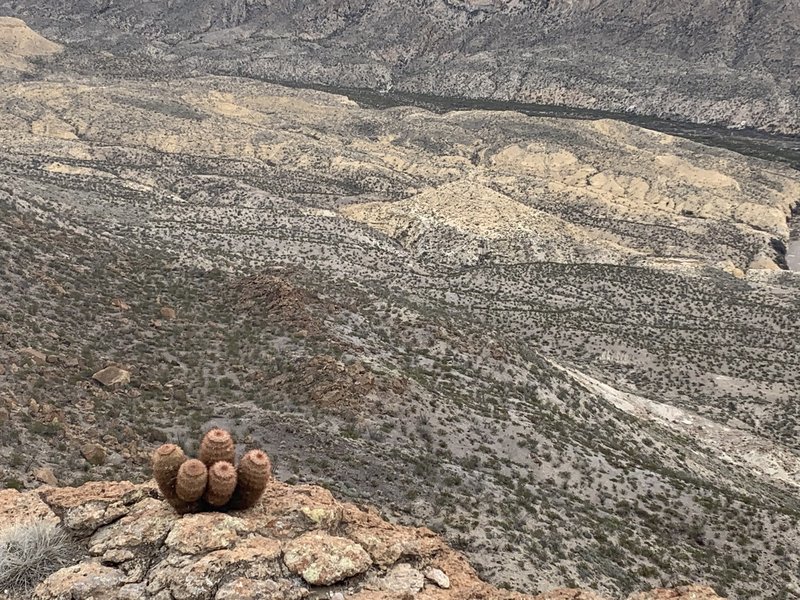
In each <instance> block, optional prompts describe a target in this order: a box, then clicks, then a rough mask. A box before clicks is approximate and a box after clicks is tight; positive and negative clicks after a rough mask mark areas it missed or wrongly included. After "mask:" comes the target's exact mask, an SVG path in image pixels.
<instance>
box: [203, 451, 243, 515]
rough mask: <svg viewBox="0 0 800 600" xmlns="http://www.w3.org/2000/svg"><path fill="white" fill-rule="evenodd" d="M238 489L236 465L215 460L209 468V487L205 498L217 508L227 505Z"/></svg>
mask: <svg viewBox="0 0 800 600" xmlns="http://www.w3.org/2000/svg"><path fill="white" fill-rule="evenodd" d="M235 489H236V467H234V466H233V465H232V464H231V463H229V462H225V461H219V462H215V463H214V464H213V465H211V468H210V469H209V470H208V487H207V488H206V493H205V495H204V496H203V499H204V500H205V501H206V502H208V504H210V505H211V506H213V507H215V508H221V507H223V506H225V505H226V504H227V503H228V501H229V500H230V499H231V496H233V492H234V490H235Z"/></svg>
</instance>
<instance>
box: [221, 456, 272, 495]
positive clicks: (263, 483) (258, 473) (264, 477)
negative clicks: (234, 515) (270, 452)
mask: <svg viewBox="0 0 800 600" xmlns="http://www.w3.org/2000/svg"><path fill="white" fill-rule="evenodd" d="M238 477H239V483H238V485H237V486H236V491H235V492H234V494H233V498H232V499H231V505H232V506H233V507H235V508H237V509H245V508H250V507H252V506H254V505H255V503H256V502H258V500H259V499H260V498H261V495H262V494H263V493H264V489H265V488H266V487H267V483H268V482H269V480H270V477H272V463H271V462H270V460H269V456H267V453H266V452H264V451H263V450H250V452H248V453H247V454H245V455H244V456H243V457H242V460H240V461H239V469H238Z"/></svg>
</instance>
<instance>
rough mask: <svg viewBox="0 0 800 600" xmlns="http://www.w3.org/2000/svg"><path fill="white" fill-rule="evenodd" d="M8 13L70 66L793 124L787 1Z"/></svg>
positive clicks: (75, 4) (381, 3)
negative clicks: (131, 58)
mask: <svg viewBox="0 0 800 600" xmlns="http://www.w3.org/2000/svg"><path fill="white" fill-rule="evenodd" d="M12 6H13V7H14V9H13V11H14V12H13V14H15V15H16V16H23V17H24V18H25V19H28V20H29V24H31V25H32V26H33V27H35V28H40V27H48V29H49V30H50V31H53V32H54V33H55V34H56V35H57V36H58V38H57V39H60V40H64V41H69V42H73V43H76V44H77V45H78V49H79V51H80V52H82V54H83V56H82V57H81V59H82V60H86V57H85V55H86V53H87V49H104V50H111V51H112V52H113V53H114V54H119V55H127V54H128V53H130V52H131V50H140V49H141V50H142V51H141V52H138V53H136V54H137V59H138V60H140V61H142V60H147V58H148V55H149V57H151V64H152V67H151V68H155V69H163V70H165V72H166V70H167V69H168V70H169V72H170V73H173V72H175V70H177V69H180V68H181V66H182V65H183V64H186V65H187V67H188V65H189V64H191V65H196V64H198V59H201V60H203V61H204V62H205V63H206V64H207V65H209V67H210V68H211V69H214V70H215V71H217V72H226V73H234V72H235V73H244V74H247V75H250V76H257V77H259V78H272V79H275V80H284V81H285V80H296V81H300V82H309V83H318V84H319V83H322V84H331V85H346V86H354V87H366V88H372V89H377V90H391V89H394V90H402V91H407V92H414V93H420V92H422V93H433V94H437V95H442V96H450V97H466V98H491V99H496V100H515V101H524V102H540V103H551V104H560V105H569V106H580V107H586V108H602V109H610V110H617V111H635V112H639V113H644V114H656V115H671V116H678V117H681V118H684V119H692V120H700V121H708V120H714V121H718V122H722V123H727V124H732V125H739V124H741V123H746V124H748V125H753V126H758V127H766V128H771V129H779V130H784V131H798V129H799V128H800V111H799V109H798V107H799V105H798V97H797V88H796V82H797V81H798V80H800V78H799V77H798V65H800V50H798V44H797V43H796V39H797V36H798V31H797V25H796V24H797V23H798V16H800V6H799V5H798V3H797V2H796V1H790V2H782V3H759V2H754V1H752V0H724V1H723V0H716V1H714V2H703V3H693V4H686V3H685V2H680V1H679V0H669V1H666V2H662V1H657V0H646V1H642V2H625V1H623V0H611V1H608V2H606V1H602V0H575V1H571V2H549V1H547V0H515V1H508V2H505V1H489V0H485V1H484V0H480V1H478V0H468V1H467V0H448V1H446V2H442V1H437V0H424V1H422V2H417V3H415V4H414V5H413V7H409V6H407V5H405V4H404V3H397V2H393V1H392V0H377V1H376V0H369V1H367V0H356V1H353V2H346V3H343V2H339V1H336V0H313V1H310V2H309V1H307V0H282V1H280V2H270V3H263V2H245V1H244V0H237V1H225V2H223V1H221V0H202V1H198V2H193V1H189V0H180V1H176V2H171V3H167V4H164V3H161V4H158V5H154V4H152V3H144V4H143V3H141V2H136V1H134V0H123V1H120V2H114V3H113V5H108V6H106V5H102V6H101V5H98V4H97V3H94V2H88V1H87V0H69V1H67V2H62V3H59V5H58V6H57V7H52V6H50V5H48V3H44V2H41V1H39V0H22V1H19V2H16V3H14V4H13V5H12ZM0 10H2V9H0ZM6 10H7V11H8V9H6ZM224 39H235V40H236V43H235V44H223V43H222V40H224ZM165 42H166V43H168V44H169V46H168V48H169V49H168V50H167V49H166V47H167V46H166V44H165ZM165 59H167V60H165ZM104 60H106V59H105V58H104ZM598 74H602V76H598Z"/></svg>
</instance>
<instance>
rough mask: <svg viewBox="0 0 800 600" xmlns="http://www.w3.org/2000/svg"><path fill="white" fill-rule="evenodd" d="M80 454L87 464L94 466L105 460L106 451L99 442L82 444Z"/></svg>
mask: <svg viewBox="0 0 800 600" xmlns="http://www.w3.org/2000/svg"><path fill="white" fill-rule="evenodd" d="M81 455H82V456H83V458H85V459H86V461H87V462H88V463H89V464H92V465H95V466H99V465H103V464H105V462H106V451H105V449H103V447H102V446H101V445H100V444H84V445H83V446H81Z"/></svg>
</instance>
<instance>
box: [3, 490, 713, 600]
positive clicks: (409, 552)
mask: <svg viewBox="0 0 800 600" xmlns="http://www.w3.org/2000/svg"><path fill="white" fill-rule="evenodd" d="M157 494H158V492H157V488H156V487H155V485H154V484H153V483H148V484H144V485H133V484H130V483H127V482H120V483H102V482H99V483H89V484H85V485H84V486H82V487H79V488H62V489H58V488H51V487H45V488H41V489H40V490H39V491H38V492H36V491H33V492H28V493H26V494H19V493H16V492H15V493H13V494H11V495H9V494H8V493H3V492H0V532H2V530H3V529H5V528H6V527H10V526H13V525H15V524H16V523H17V522H18V521H14V520H13V519H11V518H8V516H9V515H13V514H15V511H17V510H18V508H19V507H20V506H23V505H31V506H33V505H38V506H40V507H41V509H40V510H38V511H36V513H35V514H32V515H30V516H31V517H32V518H39V519H48V520H51V521H56V520H60V523H61V525H62V526H63V527H64V528H66V529H67V530H69V531H70V532H72V533H73V534H74V536H75V537H76V538H78V539H79V540H80V542H81V544H82V547H83V548H84V549H85V553H84V554H83V556H76V557H75V564H74V565H71V566H68V567H65V568H62V569H60V570H59V571H56V572H55V573H53V574H52V575H50V576H49V577H47V579H45V580H44V581H43V582H41V583H40V584H39V585H38V586H37V587H36V589H35V591H34V593H33V598H34V599H35V600H64V599H66V598H69V599H70V600H101V599H102V600H134V599H137V600H138V599H152V600H168V599H171V600H234V599H236V600H264V599H273V598H274V599H276V600H277V599H279V598H280V599H283V600H286V599H288V600H299V599H301V598H305V597H308V596H310V595H312V594H313V595H314V597H321V596H322V595H323V594H326V592H325V590H324V586H328V585H331V584H335V583H346V584H347V587H348V589H349V592H348V596H347V597H351V598H354V599H358V600H367V599H375V600H384V599H385V600H388V599H390V598H413V597H419V598H426V599H435V598H442V599H444V598H451V599H461V598H485V599H487V600H500V599H508V600H512V599H513V600H524V599H525V598H529V599H531V600H533V598H534V597H531V596H523V595H521V594H518V593H516V592H510V591H504V590H499V589H496V588H493V587H491V586H489V585H487V584H485V583H483V582H482V581H481V580H480V579H479V578H478V577H477V575H476V573H475V571H474V570H473V569H472V568H471V567H470V566H469V565H468V564H467V562H466V561H465V560H464V558H463V557H462V556H461V555H459V554H458V553H456V552H455V551H453V550H452V549H450V548H449V547H448V546H447V545H445V544H444V542H443V541H442V540H441V539H440V538H439V537H438V536H436V535H435V534H433V533H432V532H431V531H429V530H427V529H414V528H410V527H401V526H398V525H392V524H390V523H387V522H386V521H384V520H382V519H381V518H380V517H379V516H378V515H377V513H375V512H374V511H372V510H370V509H363V508H359V507H357V506H355V505H353V504H346V503H341V502H337V501H336V500H335V499H334V498H333V496H331V494H330V493H329V492H328V491H326V490H325V489H323V488H319V487H314V486H289V485H286V484H283V483H273V484H271V485H270V487H269V488H268V490H267V494H266V496H265V499H264V501H263V502H262V503H261V504H260V505H258V506H256V507H255V508H254V509H252V510H250V511H246V512H240V513H234V514H230V515H226V514H222V513H203V514H195V515H188V516H182V517H181V516H178V515H176V514H175V512H174V511H173V510H172V509H171V507H170V506H169V505H168V504H167V503H166V502H163V501H162V500H160V499H158V498H157ZM22 522H24V521H22ZM423 573H424V574H423ZM332 594H333V592H330V593H328V594H327V595H332ZM535 598H536V599H538V600H602V599H601V598H600V596H597V595H596V594H594V593H592V592H590V591H588V590H554V591H550V592H546V593H545V594H542V595H540V596H536V597H535ZM667 598H670V599H672V598H674V599H676V600H719V596H717V595H716V594H714V592H713V590H711V589H710V588H707V587H698V586H690V587H684V588H678V589H676V590H654V591H652V592H645V593H642V594H634V595H633V596H631V600H662V599H667Z"/></svg>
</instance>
